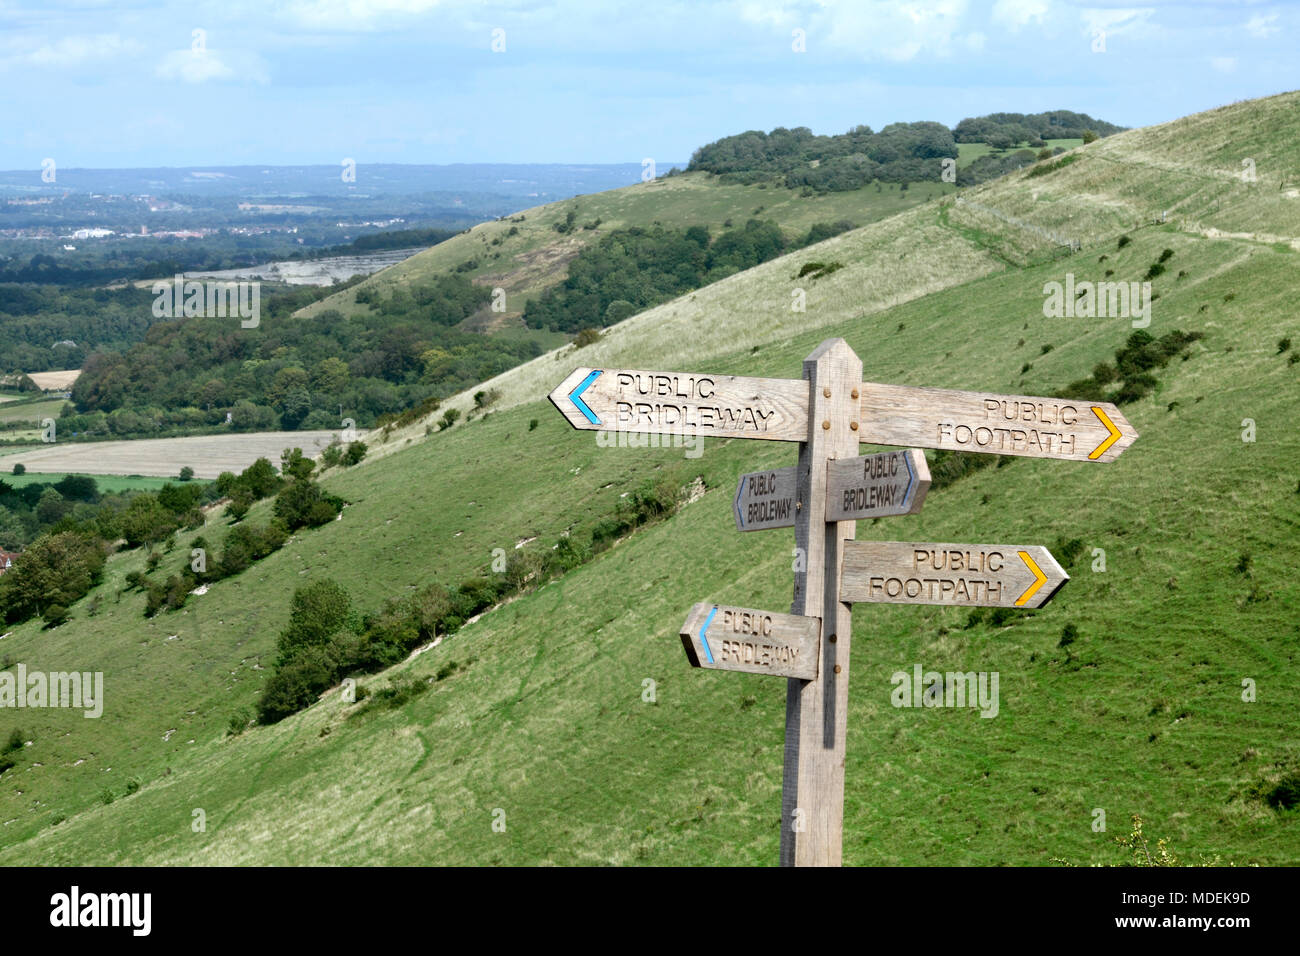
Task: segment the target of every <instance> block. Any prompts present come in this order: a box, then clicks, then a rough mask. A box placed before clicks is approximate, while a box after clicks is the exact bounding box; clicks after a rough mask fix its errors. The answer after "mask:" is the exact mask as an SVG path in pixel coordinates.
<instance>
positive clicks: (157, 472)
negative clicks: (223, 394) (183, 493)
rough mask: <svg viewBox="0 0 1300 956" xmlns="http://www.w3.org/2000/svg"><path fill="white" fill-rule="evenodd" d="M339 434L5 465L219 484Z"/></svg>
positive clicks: (54, 450) (86, 452)
mask: <svg viewBox="0 0 1300 956" xmlns="http://www.w3.org/2000/svg"><path fill="white" fill-rule="evenodd" d="M337 434H338V433H337V432H333V431H300V432H247V433H239V434H230V435H194V436H188V437H184V438H146V439H141V440H138V441H97V442H66V443H65V442H53V443H51V444H49V445H44V446H42V447H41V448H38V449H34V450H32V451H23V452H18V453H16V454H13V455H6V456H5V464H6V465H13V464H18V463H21V464H23V465H26V466H27V470H28V471H29V472H40V473H42V474H54V473H58V474H64V473H74V474H81V475H146V476H153V477H158V478H170V477H175V476H176V475H177V474H178V473H179V472H180V470H181V469H182V468H184V467H186V466H189V467H190V468H193V469H194V476H195V477H196V478H215V477H217V475H219V474H221V473H222V472H223V471H233V472H240V471H243V470H244V469H245V468H247V467H248V466H249V465H251V464H252V463H253V462H255V461H257V459H259V458H269V459H270V460H271V461H272V462H278V461H279V460H280V452H281V451H283V450H284V449H286V448H301V449H302V451H303V454H304V455H307V456H308V457H311V456H315V455H318V454H320V452H321V450H322V449H323V448H325V446H326V445H328V444H329V443H330V442H331V441H333V440H334V437H335V436H336V435H337Z"/></svg>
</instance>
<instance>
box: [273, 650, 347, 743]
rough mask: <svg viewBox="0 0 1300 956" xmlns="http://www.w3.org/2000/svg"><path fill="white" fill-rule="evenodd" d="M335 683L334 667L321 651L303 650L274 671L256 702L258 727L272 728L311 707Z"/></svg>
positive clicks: (327, 656) (323, 651)
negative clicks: (286, 718)
mask: <svg viewBox="0 0 1300 956" xmlns="http://www.w3.org/2000/svg"><path fill="white" fill-rule="evenodd" d="M333 683H334V665H333V662H332V661H331V660H330V657H329V655H328V654H327V653H326V652H325V650H324V649H323V648H320V647H305V648H302V649H301V650H300V651H299V652H298V653H297V654H296V655H294V657H293V658H291V659H290V660H288V661H286V662H285V663H284V664H283V665H282V666H280V667H279V668H277V669H276V672H275V673H274V674H273V675H272V676H271V678H270V680H268V681H267V682H266V686H265V687H264V688H263V690H262V696H261V698H260V699H259V700H258V702H257V717H258V720H259V721H260V722H261V723H264V724H273V723H275V722H276V721H279V720H283V719H284V718H285V717H288V716H289V715H290V714H293V713H296V712H297V711H300V710H302V709H303V708H304V707H308V706H310V705H311V704H313V703H314V702H315V701H316V699H317V698H318V697H320V695H321V694H322V693H323V692H324V691H326V690H328V689H329V688H330V687H331V686H332V685H333Z"/></svg>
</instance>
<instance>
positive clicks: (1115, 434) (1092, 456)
mask: <svg viewBox="0 0 1300 956" xmlns="http://www.w3.org/2000/svg"><path fill="white" fill-rule="evenodd" d="M1092 413H1093V414H1094V415H1096V416H1097V418H1098V420H1099V421H1100V422H1101V423H1102V424H1103V425H1105V426H1106V431H1108V432H1110V435H1109V436H1108V437H1107V438H1106V440H1105V441H1104V442H1102V443H1101V444H1100V445H1098V446H1097V447H1096V448H1094V449H1093V450H1092V451H1090V452H1088V458H1089V460H1090V461H1096V460H1097V459H1098V458H1100V457H1101V456H1102V455H1104V454H1106V449H1107V448H1109V447H1110V446H1111V445H1113V444H1115V442H1117V441H1119V437H1120V431H1119V429H1118V428H1116V427H1115V423H1114V422H1112V421H1111V420H1110V417H1109V416H1108V415H1107V414H1106V412H1105V411H1104V410H1103V409H1101V408H1099V407H1098V406H1096V405H1094V406H1092Z"/></svg>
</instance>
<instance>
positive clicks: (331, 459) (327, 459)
mask: <svg viewBox="0 0 1300 956" xmlns="http://www.w3.org/2000/svg"><path fill="white" fill-rule="evenodd" d="M320 460H321V464H323V465H324V466H325V467H326V468H333V467H334V466H335V465H337V464H339V463H340V462H341V461H342V460H343V446H342V445H340V444H339V443H338V442H337V441H334V442H331V443H330V444H329V445H327V446H326V447H325V450H324V451H322V452H321V453H320Z"/></svg>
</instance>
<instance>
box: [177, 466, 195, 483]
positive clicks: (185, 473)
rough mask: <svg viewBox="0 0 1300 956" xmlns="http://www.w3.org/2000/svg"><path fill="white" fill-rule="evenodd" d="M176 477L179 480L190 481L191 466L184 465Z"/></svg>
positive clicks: (191, 476)
mask: <svg viewBox="0 0 1300 956" xmlns="http://www.w3.org/2000/svg"><path fill="white" fill-rule="evenodd" d="M177 477H178V478H179V479H180V480H181V481H190V480H192V479H193V478H194V469H193V468H191V467H190V466H189V465H186V466H185V467H184V468H182V469H181V473H180V474H179V475H177Z"/></svg>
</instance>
